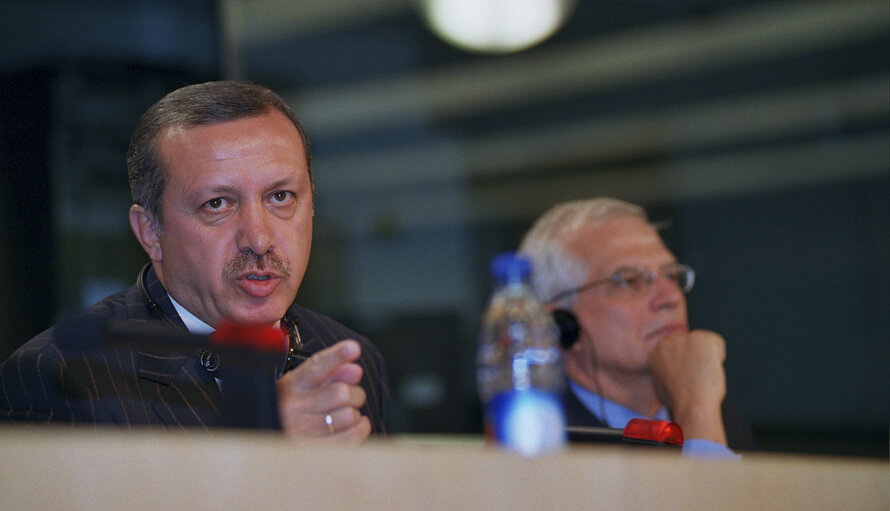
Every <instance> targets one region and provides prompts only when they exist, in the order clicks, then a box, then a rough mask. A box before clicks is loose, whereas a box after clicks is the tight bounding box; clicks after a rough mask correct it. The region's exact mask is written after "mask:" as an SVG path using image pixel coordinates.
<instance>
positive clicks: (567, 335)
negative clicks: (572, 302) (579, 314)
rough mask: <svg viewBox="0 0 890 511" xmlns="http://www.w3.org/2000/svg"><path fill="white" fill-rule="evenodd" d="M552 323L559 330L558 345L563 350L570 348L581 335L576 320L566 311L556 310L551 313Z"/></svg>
mask: <svg viewBox="0 0 890 511" xmlns="http://www.w3.org/2000/svg"><path fill="white" fill-rule="evenodd" d="M553 321H554V322H555V323H556V326H557V327H558V328H559V343H560V344H561V345H562V347H563V349H569V348H571V347H572V346H573V345H574V344H575V342H577V341H578V337H579V336H580V335H581V327H579V326H578V319H577V318H575V315H574V314H572V313H571V312H570V311H568V310H566V309H556V310H554V311H553Z"/></svg>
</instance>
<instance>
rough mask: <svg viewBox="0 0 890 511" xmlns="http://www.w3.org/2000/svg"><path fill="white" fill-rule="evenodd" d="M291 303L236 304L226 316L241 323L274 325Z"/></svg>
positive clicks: (228, 319)
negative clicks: (238, 305)
mask: <svg viewBox="0 0 890 511" xmlns="http://www.w3.org/2000/svg"><path fill="white" fill-rule="evenodd" d="M289 305H290V304H288V305H287V306H283V305H281V304H280V303H272V302H269V303H264V304H262V305H259V306H258V305H257V304H255V303H251V304H245V305H244V306H241V307H237V306H236V307H235V308H234V310H232V311H231V312H230V314H228V315H227V316H226V320H227V321H229V322H231V323H236V324H239V325H272V324H274V323H277V322H278V321H281V318H283V317H284V314H285V313H286V312H287V308H288V306H289Z"/></svg>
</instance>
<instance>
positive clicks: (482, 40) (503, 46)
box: [419, 0, 575, 53]
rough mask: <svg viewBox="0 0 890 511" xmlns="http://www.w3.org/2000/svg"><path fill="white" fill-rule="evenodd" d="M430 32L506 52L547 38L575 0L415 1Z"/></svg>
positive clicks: (459, 43) (473, 48)
mask: <svg viewBox="0 0 890 511" xmlns="http://www.w3.org/2000/svg"><path fill="white" fill-rule="evenodd" d="M419 1H420V7H421V12H422V13H423V17H424V19H425V20H426V23H427V24H428V25H429V26H430V28H431V29H432V31H433V32H434V33H435V34H436V35H438V36H439V37H441V38H442V39H444V40H445V41H447V42H448V43H450V44H452V45H454V46H457V47H458V48H461V49H464V50H467V51H473V52H482V53H510V52H515V51H519V50H524V49H526V48H530V47H532V46H534V45H536V44H538V43H540V42H541V41H543V40H545V39H547V38H548V37H550V36H551V35H553V33H554V32H556V31H557V30H558V29H559V28H560V27H561V26H562V25H563V23H565V21H566V19H568V17H569V14H570V13H571V11H572V9H573V8H574V7H575V0H419Z"/></svg>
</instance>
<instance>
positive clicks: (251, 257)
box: [223, 250, 291, 279]
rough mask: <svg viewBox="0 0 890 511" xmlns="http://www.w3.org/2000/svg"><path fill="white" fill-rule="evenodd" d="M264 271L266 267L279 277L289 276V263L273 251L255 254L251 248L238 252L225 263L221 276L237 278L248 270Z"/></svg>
mask: <svg viewBox="0 0 890 511" xmlns="http://www.w3.org/2000/svg"><path fill="white" fill-rule="evenodd" d="M254 269H255V270H257V271H266V270H267V269H268V270H269V271H271V272H273V273H275V274H277V275H278V276H279V277H289V276H290V274H291V267H290V264H289V263H288V262H287V261H285V260H284V259H282V258H281V257H279V256H278V254H276V253H274V252H266V253H265V254H255V253H254V252H253V251H251V250H247V251H244V252H241V253H239V254H238V255H237V256H236V257H235V258H234V259H232V260H231V261H229V262H228V263H226V266H225V268H224V269H223V276H224V277H225V278H226V279H234V278H238V276H240V275H241V274H242V273H244V272H245V271H248V270H254Z"/></svg>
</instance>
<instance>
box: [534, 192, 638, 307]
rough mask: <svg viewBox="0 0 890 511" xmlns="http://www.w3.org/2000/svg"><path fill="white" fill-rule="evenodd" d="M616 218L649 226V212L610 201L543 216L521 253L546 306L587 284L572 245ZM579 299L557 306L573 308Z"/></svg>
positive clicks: (572, 204)
mask: <svg viewBox="0 0 890 511" xmlns="http://www.w3.org/2000/svg"><path fill="white" fill-rule="evenodd" d="M615 217H633V218H639V219H641V220H643V221H644V222H647V223H648V222H649V219H648V217H647V216H646V211H645V210H644V209H643V208H642V207H640V206H637V205H636V204H631V203H629V202H624V201H622V200H618V199H613V198H610V197H596V198H593V199H583V200H575V201H569V202H563V203H560V204H557V205H555V206H553V207H551V208H550V209H549V210H547V211H546V212H545V213H544V214H543V215H541V216H540V217H539V218H538V219H537V221H535V223H534V225H532V227H531V229H529V230H528V232H526V233H525V236H523V238H522V242H521V243H520V244H519V253H520V254H522V255H524V256H526V257H528V258H529V259H531V262H532V280H533V285H534V287H535V291H536V292H537V294H538V297H539V298H540V299H541V300H542V301H545V302H549V301H550V299H551V298H553V297H554V296H556V295H557V294H559V293H561V292H563V291H565V290H567V289H571V288H573V287H577V286H580V285H582V284H584V281H585V280H586V279H587V277H588V268H587V264H586V263H585V262H584V261H582V260H580V259H579V258H578V257H577V256H576V255H575V254H573V253H572V252H571V251H570V250H569V248H568V245H569V244H570V242H571V241H572V239H573V238H574V237H575V236H577V235H578V232H579V231H580V230H582V229H589V228H590V227H591V226H595V225H596V224H598V223H602V222H603V221H604V220H606V219H609V218H615ZM574 300H575V296H574V294H573V295H571V296H567V297H565V298H563V299H561V300H560V301H559V302H558V303H555V304H554V305H556V306H558V307H571V305H572V304H573V303H574Z"/></svg>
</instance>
